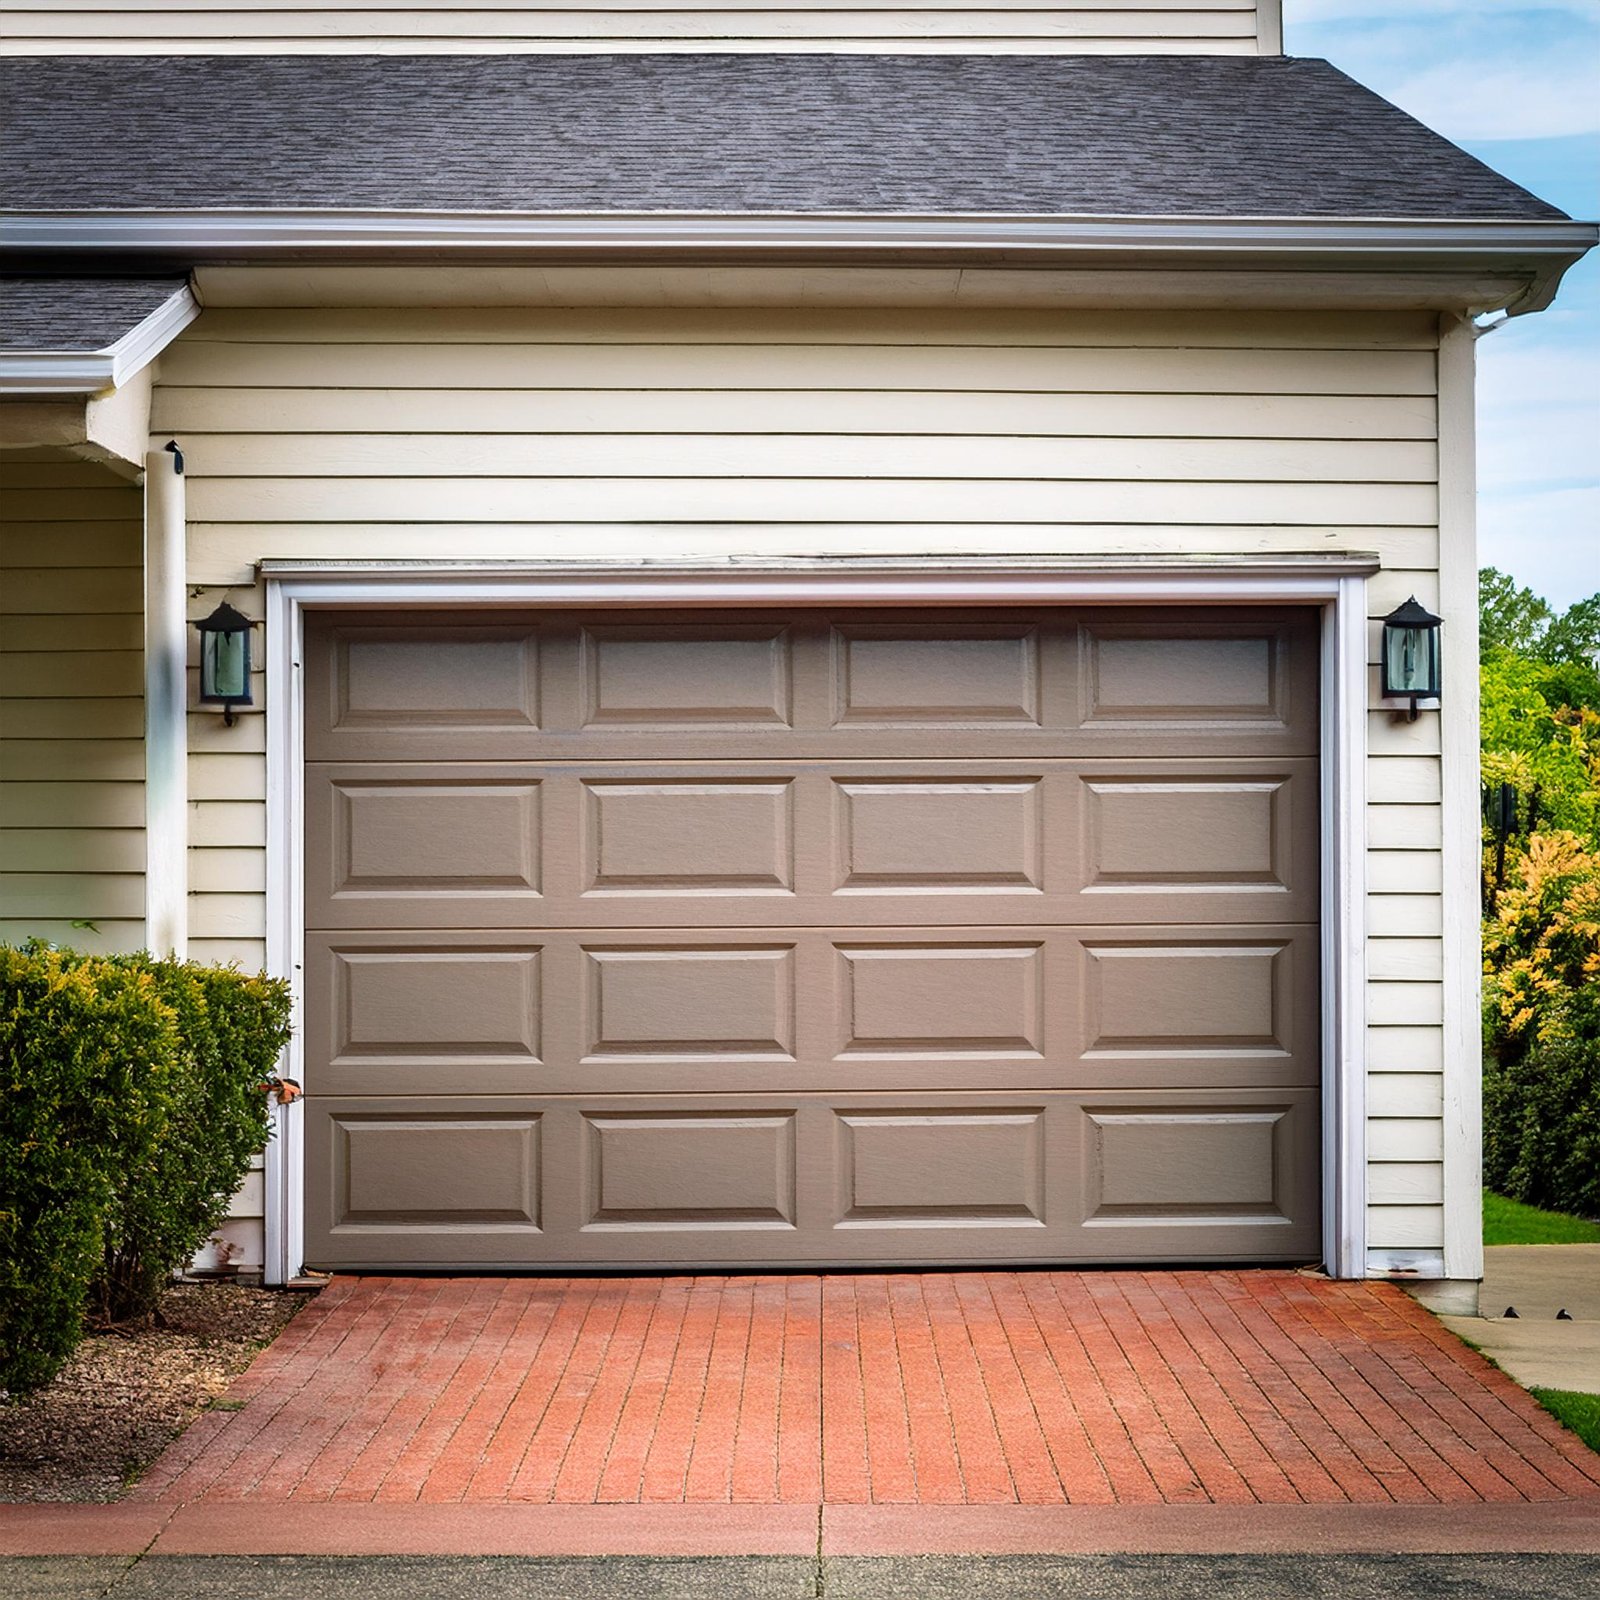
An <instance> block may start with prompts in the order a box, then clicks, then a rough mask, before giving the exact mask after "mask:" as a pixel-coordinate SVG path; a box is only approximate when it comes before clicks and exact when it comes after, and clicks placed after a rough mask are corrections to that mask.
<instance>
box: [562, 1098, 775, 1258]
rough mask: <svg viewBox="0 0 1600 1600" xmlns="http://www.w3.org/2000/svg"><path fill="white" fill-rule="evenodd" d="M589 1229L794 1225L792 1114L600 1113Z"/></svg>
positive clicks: (589, 1186) (591, 1138)
mask: <svg viewBox="0 0 1600 1600" xmlns="http://www.w3.org/2000/svg"><path fill="white" fill-rule="evenodd" d="M584 1122H585V1128H586V1134H585V1139H586V1147H585V1152H584V1156H585V1167H586V1193H587V1203H586V1208H585V1219H584V1224H583V1226H584V1227H585V1228H586V1229H591V1228H599V1229H604V1228H613V1229H615V1228H696V1227H717V1228H727V1227H739V1226H741V1225H742V1226H745V1227H755V1228H791V1227H793V1226H794V1222H795V1118H794V1115H793V1113H792V1112H778V1113H772V1114H762V1113H745V1112H706V1113H701V1114H696V1113H692V1112H663V1113H660V1114H656V1115H645V1114H642V1113H641V1114H634V1115H630V1114H627V1113H617V1114H612V1113H596V1114H594V1115H590V1116H586V1117H585V1119H584Z"/></svg>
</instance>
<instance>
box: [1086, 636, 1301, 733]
mask: <svg viewBox="0 0 1600 1600" xmlns="http://www.w3.org/2000/svg"><path fill="white" fill-rule="evenodd" d="M1302 634H1303V624H1296V623H1288V624H1285V623H1283V622H1281V621H1279V620H1278V619H1276V618H1265V619H1262V620H1258V621H1255V622H1254V623H1252V622H1250V621H1236V620H1229V621H1220V620H1218V621H1210V620H1196V619H1195V618H1193V617H1192V616H1184V617H1177V618H1173V619H1171V620H1163V619H1159V618H1152V617H1150V616H1148V615H1146V616H1142V617H1138V618H1132V619H1130V618H1128V617H1126V616H1121V617H1106V618H1103V619H1102V618H1096V619H1089V620H1086V621H1084V622H1083V623H1082V624H1081V626H1080V628H1079V632H1078V641H1079V672H1078V688H1079V703H1080V707H1081V725H1082V726H1084V727H1096V728H1102V729H1115V730H1118V731H1121V732H1128V731H1133V730H1137V731H1139V732H1141V733H1154V732H1157V731H1166V732H1181V733H1189V734H1192V735H1195V736H1199V735H1202V734H1232V733H1236V732H1237V733H1251V734H1259V733H1265V732H1280V733H1282V734H1284V735H1287V734H1288V733H1289V732H1290V730H1291V729H1292V728H1293V727H1294V726H1295V724H1296V723H1297V722H1299V721H1302V720H1303V719H1304V718H1305V716H1306V714H1307V711H1308V709H1309V708H1310V707H1311V706H1314V705H1315V703H1316V678H1315V665H1316V663H1315V658H1314V657H1313V655H1312V653H1311V652H1310V651H1308V650H1299V651H1297V650H1295V649H1294V648H1293V645H1294V643H1295V642H1296V637H1297V635H1302Z"/></svg>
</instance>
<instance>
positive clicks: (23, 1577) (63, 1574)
mask: <svg viewBox="0 0 1600 1600" xmlns="http://www.w3.org/2000/svg"><path fill="white" fill-rule="evenodd" d="M0 1595H4V1596H6V1597H7V1600H413V1597H416V1600H1054V1597H1057V1596H1061V1597H1071V1600H1080V1597H1081V1600H1535V1597H1544V1596H1549V1597H1552V1600H1554V1597H1557V1596H1559V1597H1561V1600H1600V1556H1575V1555H1403V1556H1298V1555H1297V1556H1144V1555H1113V1556H1004V1557H986V1558H985V1557H969V1556H925V1557H866V1556H831V1557H828V1558H827V1559H826V1560H824V1561H816V1560H812V1559H809V1558H806V1557H799V1556H749V1557H731V1556H723V1557H704V1558H689V1557H682V1558H666V1557H621V1556H619V1557H606V1558H590V1559H568V1558H557V1557H539V1558H528V1557H513V1556H477V1557H465V1558H462V1557H435V1556H379V1557H352V1556H146V1557H143V1558H140V1557H133V1556H111V1557H105V1556H12V1557H7V1558H3V1559H0Z"/></svg>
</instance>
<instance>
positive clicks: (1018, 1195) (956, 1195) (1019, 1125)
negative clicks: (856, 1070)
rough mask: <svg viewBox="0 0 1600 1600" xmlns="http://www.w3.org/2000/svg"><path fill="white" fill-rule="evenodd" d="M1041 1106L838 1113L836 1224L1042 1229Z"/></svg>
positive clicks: (1043, 1116)
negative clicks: (1003, 1108)
mask: <svg viewBox="0 0 1600 1600" xmlns="http://www.w3.org/2000/svg"><path fill="white" fill-rule="evenodd" d="M1045 1122H1046V1113H1045V1108H1044V1107H1043V1106H1019V1107H1015V1108H1012V1109H1007V1110H996V1109H989V1108H980V1107H971V1108H966V1107H962V1108H953V1107H948V1106H930V1107H917V1106H897V1107H895V1108H894V1109H892V1110H868V1109H857V1110H853V1111H840V1112H837V1113H836V1114H835V1154H834V1166H835V1171H836V1173H837V1175H838V1184H839V1192H838V1199H837V1201H836V1203H835V1212H834V1226H835V1227H837V1228H858V1229H870V1228H908V1227H910V1228H914V1227H918V1226H925V1225H929V1224H933V1225H937V1226H941V1227H952V1226H955V1227H960V1226H966V1227H988V1228H995V1227H1000V1228H1006V1227H1010V1228H1016V1227H1023V1228H1042V1227H1044V1226H1046V1209H1045V1167H1046V1157H1045Z"/></svg>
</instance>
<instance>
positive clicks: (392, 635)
mask: <svg viewBox="0 0 1600 1600" xmlns="http://www.w3.org/2000/svg"><path fill="white" fill-rule="evenodd" d="M333 692H334V704H333V717H332V720H333V726H334V727H335V728H362V729H374V728H392V729H394V730H395V731H396V732H404V730H406V729H407V728H419V729H421V728H533V727H537V726H538V723H539V668H538V649H537V635H536V634H535V632H534V630H533V629H532V628H526V627H515V628H506V627H492V626H491V627H484V626H473V627H462V628H425V629H417V630H410V629H408V630H406V631H405V632H404V633H396V632H395V631H394V630H392V629H386V630H380V629H377V628H372V629H363V628H341V629H338V630H337V631H336V632H335V634H334V670H333ZM397 753H398V752H397Z"/></svg>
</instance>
